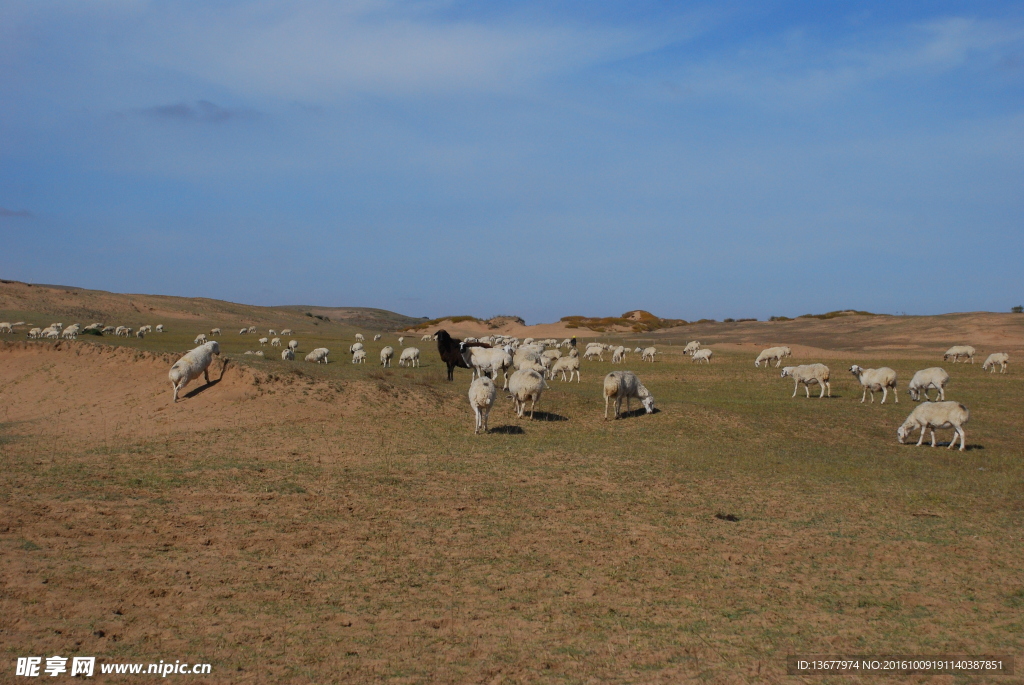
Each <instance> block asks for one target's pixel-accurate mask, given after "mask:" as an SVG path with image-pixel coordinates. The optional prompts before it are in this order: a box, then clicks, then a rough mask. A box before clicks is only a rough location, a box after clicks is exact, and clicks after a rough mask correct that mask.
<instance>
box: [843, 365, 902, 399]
mask: <svg viewBox="0 0 1024 685" xmlns="http://www.w3.org/2000/svg"><path fill="white" fill-rule="evenodd" d="M850 373H852V374H853V375H854V377H855V378H856V379H857V380H858V381H860V384H861V385H862V386H864V391H863V392H861V394H860V403H861V404H864V399H865V398H866V396H867V394H868V393H869V392H870V393H871V402H872V403H874V401H875V393H876V392H878V391H879V390H881V391H882V404H885V398H886V397H888V396H889V388H892V396H893V397H894V398H896V404H899V403H900V396H899V395H898V394H896V372H895V371H893V370H892V369H890V368H889V367H888V366H883V367H882V368H880V369H865V368H863V367H860V366H857V365H856V364H854V365H853V366H851V367H850Z"/></svg>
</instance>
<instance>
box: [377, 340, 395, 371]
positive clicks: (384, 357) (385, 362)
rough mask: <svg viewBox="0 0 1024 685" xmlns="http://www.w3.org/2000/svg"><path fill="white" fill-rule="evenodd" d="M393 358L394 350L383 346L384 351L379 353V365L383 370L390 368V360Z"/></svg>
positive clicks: (389, 346)
mask: <svg viewBox="0 0 1024 685" xmlns="http://www.w3.org/2000/svg"><path fill="white" fill-rule="evenodd" d="M394 356H395V348H393V347H392V346H391V345H385V346H384V349H382V350H381V351H380V363H381V365H382V366H384V367H385V368H388V367H390V366H391V358H392V357H394Z"/></svg>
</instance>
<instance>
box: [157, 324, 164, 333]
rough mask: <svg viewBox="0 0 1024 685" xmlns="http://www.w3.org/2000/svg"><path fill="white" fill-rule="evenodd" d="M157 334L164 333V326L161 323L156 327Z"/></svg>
mask: <svg viewBox="0 0 1024 685" xmlns="http://www.w3.org/2000/svg"><path fill="white" fill-rule="evenodd" d="M156 332H157V333H163V332H164V325H163V324H162V323H159V324H157V325H156Z"/></svg>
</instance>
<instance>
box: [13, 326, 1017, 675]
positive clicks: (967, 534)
mask: <svg viewBox="0 0 1024 685" xmlns="http://www.w3.org/2000/svg"><path fill="white" fill-rule="evenodd" d="M4 314H6V313H4ZM29 314H32V313H31V312H30V313H29ZM34 315H35V316H36V318H39V317H40V316H44V317H45V315H44V314H42V313H39V312H36V313H35V314H34ZM887 318H888V317H887ZM215 321H216V319H215V318H211V319H209V320H206V319H201V320H198V321H197V322H196V326H199V325H200V324H201V325H203V326H206V325H207V324H208V323H214V322H215ZM737 325H740V324H737ZM744 325H746V324H744ZM784 325H790V324H788V323H787V324H784ZM807 325H815V326H819V325H820V326H822V327H823V328H821V329H817V328H815V329H813V330H814V331H816V333H815V335H819V334H820V336H821V337H818V338H814V341H813V342H814V344H815V345H817V346H818V348H816V349H815V351H814V352H813V354H814V355H815V356H814V357H813V359H811V358H807V359H803V358H800V357H799V355H800V354H812V353H811V352H800V351H799V349H800V348H797V349H798V353H797V354H798V357H797V359H796V360H795V361H798V362H804V361H807V362H809V361H821V362H824V363H826V364H828V365H829V366H830V367H831V369H832V378H833V384H832V385H833V397H832V398H831V399H823V400H818V399H810V400H807V399H804V398H803V397H802V390H801V395H800V396H798V397H797V398H795V399H794V398H791V397H790V394H791V393H792V385H791V384H790V382H789V381H788V380H783V379H780V378H779V377H778V372H777V371H775V370H774V369H773V370H765V369H755V368H754V367H753V365H752V363H751V361H752V355H751V354H750V353H749V351H748V350H747V349H745V348H743V346H742V344H741V343H739V342H736V343H732V344H722V345H719V346H715V345H713V347H715V349H716V352H715V357H714V361H713V364H712V365H711V366H696V365H693V364H691V363H690V362H689V359H688V358H686V357H683V356H682V355H681V353H680V347H681V343H682V342H685V340H678V341H674V342H676V343H677V344H673V345H671V346H669V345H665V344H660V345H659V348H660V349H662V351H663V353H664V354H663V355H661V356H659V358H658V361H657V362H656V363H654V364H643V363H640V362H639V360H637V359H636V358H635V356H633V355H631V357H630V359H629V362H628V364H627V365H626V367H627V368H632V369H633V370H635V371H637V372H638V373H639V374H640V375H641V377H642V378H643V380H644V381H645V383H646V384H647V386H648V387H649V388H650V389H651V391H652V392H653V393H654V395H655V397H656V399H657V408H658V411H657V413H655V414H653V415H643V414H641V413H639V412H634V414H632V415H630V416H628V417H626V418H624V419H622V420H619V421H608V422H606V421H604V420H602V411H603V401H602V399H601V396H600V379H601V378H602V377H603V375H604V374H605V373H607V372H608V371H610V370H612V369H613V368H621V367H613V366H612V365H611V364H610V363H607V362H606V363H600V362H597V363H586V362H585V363H584V365H583V368H582V373H583V382H582V383H580V384H578V385H577V384H575V383H573V384H566V383H562V382H560V381H552V382H551V390H549V391H548V392H547V393H546V394H545V396H544V398H543V400H542V402H541V404H540V405H539V406H538V410H539V411H538V416H537V418H536V419H535V420H532V421H531V420H517V419H516V418H515V417H514V415H513V413H512V411H511V403H510V402H508V401H507V400H504V399H501V400H500V404H499V406H498V408H497V409H496V410H495V411H494V413H492V416H491V421H490V423H491V427H492V432H491V434H489V435H484V436H474V435H473V432H472V425H473V424H472V413H471V412H470V411H469V408H468V404H467V402H466V399H465V391H466V388H467V386H468V378H469V376H468V372H461V373H460V374H459V375H457V380H456V382H455V383H447V382H446V381H445V380H444V367H443V365H441V364H440V362H439V361H438V360H437V358H436V353H435V352H434V351H433V349H432V346H431V345H430V344H428V343H422V344H421V343H413V344H418V345H419V344H421V345H422V346H423V347H422V349H423V352H424V354H423V361H424V364H423V367H422V368H420V369H401V368H393V369H388V370H382V369H380V367H379V366H378V365H377V364H376V356H377V351H378V350H379V348H380V347H381V346H382V345H383V344H384V343H388V344H392V345H396V346H397V343H396V341H395V340H394V339H393V338H394V336H388V337H387V338H386V339H385V340H383V341H381V342H380V343H369V344H368V345H367V347H368V350H369V363H368V364H367V365H365V366H354V365H352V364H349V363H347V355H345V354H343V352H344V351H345V349H346V348H347V345H348V344H349V343H350V342H351V339H352V338H351V336H352V333H354V332H355V329H353V328H346V327H345V326H343V325H340V324H336V323H334V322H333V321H332V323H331V324H330V326H328V325H326V324H323V325H321V326H316V327H313V326H310V327H308V328H309V330H304V331H301V332H300V333H299V334H298V335H297V336H296V337H297V338H298V339H299V340H300V342H301V345H302V346H301V350H303V351H308V350H310V349H312V348H314V347H317V346H321V345H322V346H326V347H328V348H330V349H331V350H332V360H333V361H332V363H331V364H329V365H326V366H316V365H310V364H302V363H293V364H284V363H282V362H280V361H275V360H271V359H266V360H261V359H253V358H251V357H241V356H240V353H241V352H243V351H245V350H246V349H258V345H257V344H256V342H255V337H256V336H248V337H244V336H238V335H237V330H234V331H230V332H228V333H227V334H225V336H224V337H223V338H222V339H221V344H222V349H223V350H224V356H226V357H229V358H231V359H232V360H233V361H232V364H244V365H246V368H247V369H250V370H251V373H252V374H255V375H252V376H251V377H250V376H246V379H247V380H245V383H247V384H249V385H248V386H247V387H248V388H249V389H248V390H245V389H244V388H241V387H240V386H239V388H237V391H236V389H233V388H236V386H233V385H230V384H229V383H228V381H229V380H231V379H232V378H236V380H235V381H233V382H235V383H238V384H240V383H242V381H240V380H237V377H233V376H231V373H232V371H230V368H231V367H230V366H229V371H228V376H227V377H226V378H227V380H226V381H225V382H224V383H223V384H218V385H214V386H213V387H211V388H210V389H208V390H205V391H202V392H198V393H193V394H192V396H191V397H189V398H188V399H187V400H186V401H185V402H182V403H180V404H179V405H177V406H176V407H170V405H168V404H167V402H168V401H169V399H170V387H169V383H167V381H166V371H165V369H166V365H165V364H163V362H162V361H160V360H159V359H156V360H151V358H150V356H148V355H150V354H159V353H161V352H164V351H175V350H183V349H187V348H188V347H190V346H191V337H192V336H193V335H194V330H192V329H191V328H190V329H188V330H187V331H186V330H174V329H172V332H170V333H168V334H166V335H165V336H156V335H153V336H149V337H147V338H146V339H144V340H141V341H140V340H135V339H131V340H125V339H120V340H116V339H111V338H109V337H105V338H102V339H99V340H95V341H93V340H90V339H88V338H85V337H83V338H82V340H83V342H80V343H77V344H70V345H69V344H63V345H62V346H61V347H62V348H63V349H60V350H54V349H53V345H52V344H50V343H39V344H38V346H36V347H33V349H32V350H31V351H30V352H31V354H29V353H28V352H24V351H17V350H13V349H6V348H5V349H4V350H0V354H3V355H4V359H5V361H6V362H7V363H6V364H4V365H3V366H2V371H0V380H2V384H0V388H2V389H0V402H2V403H4V405H5V407H6V408H5V413H3V414H0V421H2V422H3V423H2V424H0V435H2V439H0V459H2V463H3V465H4V468H3V470H2V472H0V549H2V550H3V554H2V559H3V562H2V566H0V578H2V582H3V587H4V592H3V594H2V597H0V608H2V615H0V616H2V617H0V635H2V636H3V639H2V640H0V649H2V650H3V651H4V653H5V655H6V656H7V657H8V663H12V662H13V657H15V656H21V655H27V654H39V655H43V654H45V655H51V654H63V655H65V656H69V655H72V654H82V655H95V656H99V657H101V658H104V659H107V660H125V661H127V660H131V661H148V660H159V659H167V658H168V657H170V658H171V659H174V658H182V659H189V660H191V661H209V662H211V663H213V664H214V672H213V677H212V678H209V679H208V682H295V683H305V682H395V683H432V682H494V683H503V682H504V683H519V682H566V683H585V682H635V683H657V682H664V683H670V682H671V683H676V682H690V681H694V682H799V679H797V678H793V677H789V676H786V675H785V657H786V655H787V654H791V653H814V654H839V653H856V654H892V653H896V654H942V653H950V654H1011V655H1015V656H1016V657H1017V659H1018V662H1020V660H1021V657H1022V656H1024V650H1022V641H1024V618H1022V617H1024V611H1022V609H1024V533H1022V523H1024V467H1022V463H1021V456H1022V454H1024V436H1022V435H1021V431H1020V428H1019V427H1020V425H1021V419H1022V413H1024V383H1022V382H1021V376H1020V374H1019V373H1017V372H1016V371H1013V370H1012V371H1011V373H1010V374H1007V375H1005V376H999V375H996V376H990V375H988V374H985V373H983V372H982V371H981V368H980V364H976V365H974V366H971V365H966V366H965V365H960V364H957V365H955V366H954V365H945V366H946V368H947V369H948V370H949V371H950V373H951V375H952V381H951V383H950V386H949V388H948V397H949V398H950V399H956V400H959V401H961V402H963V403H964V404H966V405H967V406H968V407H970V409H971V413H972V416H971V421H970V423H969V424H968V425H967V444H968V451H967V452H965V453H960V452H955V451H949V450H946V449H931V448H927V447H921V448H917V447H914V446H901V445H898V444H897V443H896V440H895V430H896V427H897V426H898V425H899V423H900V422H901V421H902V420H903V418H904V417H905V416H906V415H907V413H909V411H910V410H911V408H912V406H913V403H911V402H910V401H909V398H907V397H905V396H904V393H903V392H902V388H904V387H905V385H906V381H907V380H908V379H909V377H910V375H911V374H912V373H913V371H914V370H916V369H919V368H923V367H924V366H930V365H934V364H936V363H940V361H936V360H935V358H934V352H933V351H924V352H923V351H920V350H914V351H909V352H908V351H901V350H898V349H895V350H894V349H874V350H873V351H872V352H871V354H870V355H869V357H870V364H866V365H870V366H879V365H883V364H884V365H888V366H891V367H893V368H894V369H896V371H897V372H898V374H899V376H900V379H901V382H900V387H901V393H900V394H901V401H900V403H899V404H893V403H887V404H886V405H884V406H882V405H880V404H878V403H877V402H876V403H875V404H873V405H872V404H860V401H859V400H860V395H861V393H860V389H859V387H858V386H857V385H856V381H855V379H853V377H852V376H850V375H849V374H848V373H847V372H846V371H845V369H846V368H848V367H849V366H850V364H851V363H855V362H860V363H863V361H862V356H858V353H857V352H855V351H847V350H844V349H843V348H844V347H846V346H848V342H849V339H848V338H847V337H844V336H838V337H837V338H836V339H835V340H834V343H835V344H834V345H828V344H827V343H828V342H829V341H828V339H827V336H826V335H825V331H826V330H827V329H826V328H824V327H827V326H830V325H838V324H836V322H834V321H814V322H810V323H808V324H807ZM844 325H846V324H844ZM776 330H777V329H776ZM664 335H665V336H666V337H665V339H666V340H667V339H668V336H669V335H670V333H668V332H666V333H665V334H664ZM676 336H677V337H678V333H677V334H676ZM87 340H88V341H89V342H84V341H87ZM704 342H705V343H706V344H707V343H715V341H714V340H705V341H704ZM781 342H786V340H781ZM882 342H884V341H882ZM407 343H408V341H407ZM86 344H99V345H108V344H116V345H120V346H123V347H124V346H127V347H134V348H139V349H140V351H142V352H145V353H146V355H144V358H141V360H140V361H138V362H137V363H136V366H131V365H130V364H129V365H128V366H129V368H127V369H125V370H124V371H120V367H118V369H117V370H118V372H119V373H123V374H127V376H126V378H129V379H134V382H135V383H137V385H138V386H139V387H140V388H142V390H140V391H139V394H138V395H137V396H132V397H131V398H128V399H123V400H122V399H119V393H121V392H123V390H122V389H119V388H117V387H109V384H107V383H106V382H105V376H104V373H109V372H110V369H111V367H109V366H104V364H109V362H101V361H96V360H93V359H92V357H89V356H87V355H80V354H79V353H77V352H75V350H76V349H77V348H78V347H79V346H81V345H86ZM877 347H879V348H881V347H883V345H881V343H880V344H879V345H878V346H877ZM265 349H267V350H270V348H265ZM147 360H150V361H147ZM118 363H119V364H122V365H123V364H124V362H120V361H119V362H118ZM73 365H78V366H81V367H84V368H85V371H83V372H82V373H83V374H85V375H83V376H81V377H77V376H76V377H75V380H74V382H72V381H70V380H69V379H70V378H71V377H70V375H69V374H70V369H72V368H78V366H73ZM90 365H93V366H95V370H94V372H93V376H92V378H93V382H91V383H90V382H86V381H87V379H88V378H90V376H88V375H87V372H88V369H89V368H92V366H90ZM235 368H237V366H236V367H235ZM83 379H84V380H83ZM193 389H194V387H190V388H189V390H193ZM243 390H244V392H243ZM232 393H233V394H232ZM813 394H815V395H816V391H815V392H814V393H813ZM39 395H42V396H43V398H45V401H42V399H43V398H40V397H39ZM30 397H31V398H32V401H33V402H38V404H37V405H35V404H34V405H32V408H31V410H29V409H24V408H23V407H22V409H21V410H19V406H21V405H19V403H24V402H26V401H28V398H30ZM119 403H121V404H120V405H119ZM100 404H102V406H103V416H105V417H108V420H107V421H106V422H105V423H104V424H103V425H102V426H101V425H98V424H97V422H96V420H95V419H94V418H88V420H87V419H86V417H94V416H95V414H94V413H90V412H94V408H95V407H96V406H97V405H100ZM122 405H123V406H122ZM36 407H38V409H37V408H36ZM119 407H120V408H119ZM196 407H200V408H203V411H202V412H196V411H195V408H196ZM634 408H635V405H634ZM188 411H192V412H193V413H190V414H187V415H186V414H184V413H182V412H188ZM175 412H177V413H175ZM204 412H209V413H210V416H213V415H214V412H220V413H217V414H216V416H217V417H218V419H217V420H216V421H214V420H212V419H209V420H207V419H204V418H203V417H204V416H205V414H204ZM186 416H187V419H186ZM167 417H169V418H167ZM948 436H949V432H948V431H947V432H946V433H945V434H943V436H942V437H943V441H945V440H948ZM716 514H723V515H727V514H731V515H733V516H734V517H735V518H737V519H738V520H736V521H730V520H724V519H722V518H718V517H716ZM875 680H876V679H875V678H863V679H859V678H857V677H851V676H843V677H836V678H833V679H831V680H830V679H828V678H820V677H819V678H808V679H807V682H818V683H821V682H842V683H853V682H862V681H863V682H869V681H870V682H874V681H875ZM197 682H198V679H197ZM922 682H924V681H923V680H922ZM973 682H984V679H981V680H975V681H973ZM999 682H1005V680H1001V681H999Z"/></svg>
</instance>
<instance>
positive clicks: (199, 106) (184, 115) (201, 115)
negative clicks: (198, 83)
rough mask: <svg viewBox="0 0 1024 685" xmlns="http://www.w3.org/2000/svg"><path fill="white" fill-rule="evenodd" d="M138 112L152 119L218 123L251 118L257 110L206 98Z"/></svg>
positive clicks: (157, 106)
mask: <svg viewBox="0 0 1024 685" xmlns="http://www.w3.org/2000/svg"><path fill="white" fill-rule="evenodd" d="M138 113H139V114H141V115H143V116H146V117H151V118H153V119H166V120H172V121H194V122H199V123H203V124H220V123H224V122H226V121H232V120H237V119H252V118H254V117H256V116H257V112H255V111H254V110H251V109H245V108H230V107H221V106H220V105H216V104H214V103H212V102H210V101H208V100H199V101H198V102H196V103H195V104H194V105H190V104H187V103H184V102H181V103H177V104H172V105H156V106H154V107H144V108H142V109H140V110H138Z"/></svg>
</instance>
